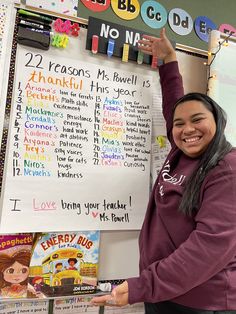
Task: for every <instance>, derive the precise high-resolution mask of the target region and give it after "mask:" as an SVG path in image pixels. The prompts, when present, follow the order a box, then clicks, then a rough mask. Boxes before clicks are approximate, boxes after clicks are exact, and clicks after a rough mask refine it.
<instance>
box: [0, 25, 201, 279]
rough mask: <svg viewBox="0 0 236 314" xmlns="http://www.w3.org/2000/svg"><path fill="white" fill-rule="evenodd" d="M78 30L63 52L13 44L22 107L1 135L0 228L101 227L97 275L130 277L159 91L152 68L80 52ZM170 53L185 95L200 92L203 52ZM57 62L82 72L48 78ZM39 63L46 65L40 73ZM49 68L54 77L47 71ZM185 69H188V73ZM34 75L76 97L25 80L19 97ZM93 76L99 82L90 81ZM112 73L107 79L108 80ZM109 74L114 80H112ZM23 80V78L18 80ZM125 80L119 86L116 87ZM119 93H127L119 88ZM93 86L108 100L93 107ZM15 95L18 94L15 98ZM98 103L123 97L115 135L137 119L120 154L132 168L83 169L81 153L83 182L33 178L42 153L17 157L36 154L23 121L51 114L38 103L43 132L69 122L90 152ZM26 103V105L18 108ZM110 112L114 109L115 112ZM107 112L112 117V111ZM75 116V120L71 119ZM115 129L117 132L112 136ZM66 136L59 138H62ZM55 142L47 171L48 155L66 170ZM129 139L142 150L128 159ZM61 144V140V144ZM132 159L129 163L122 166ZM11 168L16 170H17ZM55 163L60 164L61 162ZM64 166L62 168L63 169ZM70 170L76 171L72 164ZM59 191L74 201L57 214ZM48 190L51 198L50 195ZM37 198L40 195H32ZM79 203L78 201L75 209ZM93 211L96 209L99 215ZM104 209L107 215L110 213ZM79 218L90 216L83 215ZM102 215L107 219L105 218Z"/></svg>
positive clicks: (146, 186)
mask: <svg viewBox="0 0 236 314" xmlns="http://www.w3.org/2000/svg"><path fill="white" fill-rule="evenodd" d="M86 34H87V30H86V29H85V28H81V30H80V35H79V38H76V39H75V38H70V40H69V44H68V47H67V48H66V49H64V50H63V49H57V48H54V47H51V48H50V49H49V51H46V52H45V51H43V52H42V51H41V50H38V49H34V48H30V47H25V46H24V47H23V46H20V45H18V47H17V58H16V64H15V79H14V90H13V96H14V97H13V103H14V99H15V100H17V99H18V101H19V99H20V104H28V106H25V105H24V106H25V107H24V111H20V112H19V113H18V114H17V111H16V110H17V106H12V109H11V110H12V111H11V120H10V132H9V137H8V147H7V155H6V159H5V167H4V168H5V169H4V181H3V188H2V195H1V210H2V212H1V228H0V231H1V233H13V232H23V231H24V232H25V231H28V232H30V231H32V232H35V231H63V230H64V231H67V230H71V231H72V230H81V229H82V230H94V229H100V230H102V232H101V246H100V265H102V267H100V273H99V277H100V278H99V279H101V280H103V279H116V278H125V277H127V276H135V275H137V274H138V241H137V240H138V234H139V231H138V230H139V229H140V227H141V224H142V220H143V217H144V215H145V210H146V207H147V202H148V195H149V190H150V184H149V183H150V163H151V158H150V151H151V141H152V137H151V128H152V115H153V111H154V110H159V111H160V108H161V97H160V96H161V93H160V84H159V77H158V70H153V69H151V68H150V65H138V64H137V63H136V62H133V61H130V62H128V63H122V61H121V60H120V59H119V58H115V57H114V58H108V57H107V56H105V55H99V54H98V55H93V54H92V53H91V52H90V51H88V50H86V49H85V45H86ZM177 55H178V60H179V64H180V70H181V73H182V74H183V79H184V84H185V92H190V91H200V92H203V93H204V92H205V91H206V67H205V66H204V64H203V63H204V61H205V60H204V59H205V56H204V57H202V56H199V55H198V54H194V53H189V52H183V51H178V52H177ZM32 62H35V63H32ZM57 64H58V66H57ZM26 65H27V66H26ZM62 65H63V69H64V70H63V71H78V70H79V72H80V73H83V77H82V78H81V76H77V77H76V79H74V80H73V76H71V75H69V76H67V77H66V78H65V77H64V81H63V75H65V73H61V74H62V76H60V75H58V76H57V75H55V73H56V71H60V70H59V69H61V68H62ZM36 67H38V68H37V71H38V72H37V73H36V72H34V71H35V69H36ZM41 67H43V68H41ZM69 67H70V70H69ZM45 68H47V71H46V70H45ZM53 69H54V70H53ZM44 70H45V71H44ZM53 71H54V74H52V72H53ZM68 73H69V72H67V74H68ZM70 73H71V72H70ZM192 73H194V76H193V75H192ZM57 74H58V73H57ZM86 75H89V76H90V77H89V80H90V81H86ZM39 76H40V77H41V78H40V80H41V82H43V81H44V80H48V79H49V77H50V82H54V79H56V78H61V79H62V81H60V83H59V84H64V85H63V86H64V87H65V86H66V87H67V86H69V85H70V84H72V85H70V86H72V87H73V86H74V87H75V89H76V88H77V89H78V93H77V94H76V96H72V95H73V93H72V91H70V94H69V93H67V92H68V90H67V89H66V88H59V89H57V88H56V87H55V84H53V83H52V84H51V86H50V87H49V89H50V91H47V92H45V91H43V88H45V86H42V85H41V86H39V85H38V87H37V86H33V84H32V86H30V85H29V87H28V94H26V93H25V86H26V85H27V84H28V83H29V82H28V81H29V80H30V82H31V83H32V82H34V81H36V80H38V79H39ZM56 76H57V77H56ZM98 76H99V80H96V78H97V77H98ZM106 77H108V78H112V79H111V80H108V83H107V82H106ZM120 77H122V78H123V79H122V83H121V82H119V81H118V78H120ZM69 78H71V80H69ZM113 78H114V81H112V80H113ZM116 78H117V81H115V80H116ZM26 79H27V80H28V81H26ZM125 80H126V84H124V81H125ZM47 82H49V81H47ZM86 83H87V84H86ZM105 83H106V84H105ZM149 83H150V84H149ZM68 84H69V85H68ZM73 84H74V85H73ZM84 86H89V87H90V89H91V86H93V89H94V90H93V91H96V93H95V92H94V93H93V94H91V92H86V93H87V94H86V93H85V92H84V93H82V90H81V92H80V91H79V89H80V88H82V87H84ZM126 86H128V88H126ZM23 88H24V92H23ZM86 88H87V87H86ZM118 88H119V92H118ZM41 89H42V90H41ZM85 90H86V89H85ZM121 90H122V92H121ZM126 90H127V92H125V91H126ZM101 91H102V93H103V95H104V94H106V92H107V91H108V93H107V94H108V95H107V96H109V97H110V100H109V97H107V98H106V97H104V96H102V97H104V99H103V103H102V105H101V103H100V107H99V106H98V105H99V102H100V98H101V95H100V94H99V93H100V92H101ZM110 91H112V93H113V94H112V95H110V94H109V93H110ZM43 92H45V93H47V95H48V97H49V98H50V99H49V98H47V99H46V100H45V99H44V102H42V101H38V99H37V97H36V99H34V100H33V103H30V102H31V100H29V99H28V98H30V97H27V95H28V96H29V95H30V93H32V94H33V93H39V94H40V93H43ZM71 93H72V94H71ZM79 93H81V95H80V96H82V94H83V95H85V94H86V98H84V99H83V98H82V97H81V98H80V96H79V97H77V96H78V95H79ZM118 93H119V96H118ZM121 93H123V95H121ZM125 93H126V94H125ZM22 95H23V97H21V96H22ZM59 95H60V99H59ZM89 95H90V96H89ZM156 95H158V97H157V98H158V99H159V103H156V104H155V106H156V108H153V107H152V104H153V97H154V96H156ZM89 97H93V102H95V103H97V108H95V106H94V107H93V108H92V109H91V106H92V105H91V103H92V102H89V100H90V99H89ZM96 97H97V99H96ZM99 97H100V98H99ZM35 100H36V101H35ZM41 100H42V99H41ZM28 101H29V102H28ZM77 101H78V102H79V103H78V104H79V106H80V107H81V110H82V109H83V115H82V113H81V112H82V111H79V110H77V111H76V109H73V110H74V115H72V114H71V113H69V116H68V115H67V114H68V113H65V112H66V111H63V110H66V109H67V108H71V107H73V108H74V107H76V105H77V106H78V104H76V102H77ZM105 101H106V102H107V103H108V105H109V106H110V107H112V106H114V103H113V104H112V102H111V101H113V102H115V105H116V108H119V105H120V103H119V102H120V101H121V102H122V103H123V104H122V105H124V104H125V102H126V105H124V106H126V107H127V109H126V112H125V113H126V118H127V119H126V120H122V121H120V125H119V128H120V129H121V131H119V132H122V125H121V124H122V123H123V124H124V123H125V124H126V125H128V124H130V130H131V128H134V129H135V127H136V126H137V125H138V122H140V123H142V126H140V129H141V130H142V134H136V135H135V136H134V134H135V131H133V132H134V134H132V132H131V133H130V136H131V137H130V138H129V140H128V141H127V142H129V144H127V145H126V148H127V151H126V152H127V155H125V156H128V157H126V158H131V159H132V163H133V164H134V163H135V158H137V160H138V161H137V162H136V164H137V166H136V167H127V169H125V170H124V169H122V167H118V166H117V167H114V166H115V165H116V164H114V165H113V167H112V165H109V164H106V167H102V165H101V164H100V165H99V167H98V170H96V171H95V170H94V169H95V168H94V167H93V166H94V164H91V165H90V166H89V167H87V164H85V165H84V164H83V162H82V158H84V159H86V158H87V162H88V160H89V158H90V157H85V156H79V157H77V158H78V159H80V161H79V160H77V162H78V163H79V164H80V165H81V167H82V168H83V167H84V168H86V171H85V172H84V173H85V175H84V176H87V178H86V180H85V179H83V178H84V177H83V178H79V177H80V176H81V175H79V177H77V175H76V177H75V178H72V179H71V180H69V179H68V178H66V177H65V178H63V179H65V180H64V181H63V183H59V182H58V180H57V178H56V175H55V176H54V177H55V178H54V179H53V180H51V177H52V176H51V177H50V176H44V177H43V178H42V176H41V175H38V176H37V175H35V177H36V178H37V180H34V175H33V173H35V174H37V173H38V174H39V172H37V167H41V168H42V165H43V164H44V166H45V165H46V163H45V160H44V158H43V157H42V160H40V158H39V159H38V160H34V157H32V160H30V162H23V159H24V158H23V156H24V154H26V153H27V154H32V156H33V155H39V150H38V151H37V150H36V147H37V146H36V145H34V143H36V142H34V139H36V138H34V136H33V135H34V134H33V133H32V135H31V136H32V138H31V140H32V141H30V142H27V140H26V139H25V138H26V137H27V136H28V134H29V132H30V131H29V130H25V129H26V126H27V123H28V122H27V121H31V122H29V123H30V124H32V123H33V124H34V123H35V122H37V123H39V122H41V124H43V121H40V119H41V120H42V118H40V116H41V117H42V115H43V110H47V111H49V112H52V110H50V109H49V108H45V106H46V107H47V105H48V106H49V103H50V106H51V105H52V106H53V108H54V111H53V112H54V114H52V115H51V116H50V115H48V116H47V119H46V120H47V122H48V126H49V130H47V131H48V132H47V134H51V135H50V136H53V134H52V132H50V131H51V130H52V129H53V128H54V131H55V130H56V127H57V128H60V130H63V128H68V132H67V133H68V134H69V133H71V134H72V133H73V134H74V131H75V127H77V128H78V130H81V133H80V134H79V133H77V135H78V136H79V137H78V139H77V140H79V139H80V140H82V139H83V138H84V142H85V143H86V144H87V146H86V145H85V146H84V151H85V152H84V154H85V153H86V151H89V149H90V146H89V145H90V144H91V143H88V142H89V141H90V140H91V138H93V137H94V138H95V137H96V136H95V135H96V130H95V129H94V125H95V124H96V123H95V121H96V118H100V117H99V114H98V113H99V110H101V108H103V109H104V104H105ZM109 101H110V102H109ZM16 104H17V102H16ZM61 105H62V106H64V107H63V110H62V109H61V108H60V106H61ZM33 106H34V109H37V110H36V111H35V112H36V114H38V118H37V119H36V114H34V111H33ZM105 106H106V105H105ZM135 106H136V107H135ZM20 107H21V110H22V108H23V105H22V106H18V108H20ZM26 107H27V108H28V109H26ZM30 108H31V109H30ZM55 108H57V109H55ZM59 109H60V110H59ZM96 110H97V111H96ZM116 110H117V111H118V109H116ZM138 110H140V112H138ZM141 111H142V112H141ZM115 113H118V114H119V112H115ZM62 114H63V117H62ZM100 114H101V112H100ZM102 114H103V113H102ZM71 116H73V117H71ZM16 117H19V120H18V123H20V124H22V125H23V126H24V128H22V131H21V132H22V134H20V133H19V134H20V139H21V140H22V139H23V142H21V145H19V146H18V151H17V152H18V153H19V155H18V154H17V155H15V157H13V156H14V154H15V153H14V147H17V145H14V139H15V135H16V134H15V133H14V132H15V131H14V130H15V129H14V124H15V119H16ZM60 117H61V120H60ZM75 117H78V119H76V118H75ZM48 118H50V119H48ZM62 118H63V119H62ZM30 119H31V120H30ZM103 119H104V117H103ZM139 119H140V120H139ZM36 120H37V121H36ZM57 120H58V121H59V122H58V121H57ZM138 120H139V121H138ZM64 121H65V122H66V121H67V122H69V121H72V122H74V124H73V125H72V124H71V125H69V123H68V125H67V126H66V123H65V124H64ZM91 121H92V122H91ZM55 122H56V123H55ZM82 122H83V123H84V122H85V123H87V125H86V127H84V128H83V127H81V126H82V124H83V123H82ZM90 126H92V127H93V130H92V133H91V134H90V137H89V138H88V141H86V139H85V138H86V135H87V133H89V132H91V129H90ZM50 127H51V128H50ZM72 128H74V131H73V132H70V130H69V129H72ZM29 129H30V127H29ZM82 130H83V133H82ZM86 130H87V131H86ZM45 132H46V131H45ZM94 132H95V133H94ZM119 132H118V133H117V134H118V135H119ZM159 132H160V133H161V134H162V135H165V134H164V133H165V131H164V128H163V130H161V129H160V131H159ZM62 133H63V132H60V134H62ZM64 133H66V132H64ZM38 134H39V133H38ZM68 134H67V137H68V136H69V135H68ZM117 134H116V135H117ZM74 135H76V134H74ZM118 135H117V136H118ZM28 137H29V136H28ZM44 140H45V139H44ZM57 140H58V141H62V142H63V141H64V142H65V143H66V144H65V149H64V152H63V147H57V148H58V149H60V148H61V153H60V154H56V155H54V157H52V156H51V157H50V156H48V160H47V162H48V164H47V166H48V169H50V165H51V164H50V163H51V159H50V158H55V160H56V162H57V163H56V165H57V166H58V164H60V163H61V165H66V164H67V166H65V167H67V168H68V169H69V168H70V167H69V166H70V163H69V161H68V159H66V162H65V160H64V161H63V158H65V156H66V158H68V156H67V154H69V151H71V147H69V150H68V147H66V146H67V145H69V143H67V142H68V140H67V138H66V136H65V137H64V138H61V139H57ZM110 140H111V141H112V142H111V143H113V144H114V145H115V143H116V141H117V140H118V139H117V138H116V139H114V138H113V139H110ZM115 140H116V141H115ZM50 141H53V139H50ZM45 142H46V140H45ZM82 142H83V141H82ZM131 142H133V143H139V144H137V146H136V147H138V145H140V144H142V145H144V146H141V148H142V149H140V151H139V154H138V155H137V153H136V157H135V156H132V157H130V156H129V155H131V154H132V155H135V154H134V151H133V149H130V148H132V144H131ZM73 144H74V145H72V142H71V146H74V147H75V145H76V144H77V143H76V142H75V141H74V142H73ZM27 145H28V146H27ZM37 145H38V147H39V148H38V149H42V146H43V145H40V143H37ZM62 145H64V144H63V143H62ZM93 145H95V143H93ZM114 145H113V146H114ZM122 145H123V143H122ZM44 146H46V143H44ZM72 148H73V147H72ZM80 148H81V147H79V148H78V147H76V150H75V151H76V152H77V153H78V152H79V151H80ZM128 149H129V150H128ZM137 151H138V150H137ZM52 152H55V151H54V150H52V151H51V155H52ZM77 153H76V154H77ZM42 155H43V154H42ZM58 156H59V157H60V158H61V160H57V158H58V159H59V157H58ZM18 157H21V158H18ZM49 157H50V158H49ZM93 158H94V156H93ZM13 160H14V161H13ZM22 163H23V164H22ZM132 163H131V162H130V164H132ZM138 164H139V165H138ZM19 165H20V166H19ZM33 167H35V169H34V171H35V172H32V171H33V170H32V168H33ZM45 167H46V166H45ZM58 167H59V166H58ZM18 168H19V169H20V170H17V169H18ZM61 168H64V167H63V166H61ZM25 169H28V170H25ZM48 169H46V170H45V169H41V172H40V173H41V174H42V173H44V171H45V172H46V171H50V170H48ZM52 169H54V170H52V171H55V173H57V172H58V171H59V169H56V170H55V167H54V168H53V167H52ZM68 169H66V171H67V172H68ZM14 171H15V174H16V173H17V172H18V171H20V174H21V175H19V176H18V179H17V180H16V177H17V176H16V175H14ZM22 171H23V172H22ZM46 173H47V172H46ZM74 173H75V172H74ZM77 173H80V171H79V170H78V169H77ZM22 174H25V178H26V179H28V178H27V176H28V174H29V176H31V178H30V179H31V180H25V178H22V177H23V176H22ZM32 179H33V180H32ZM38 179H40V180H38ZM41 179H43V180H41ZM75 179H78V182H79V184H77V182H76V180H75ZM83 180H85V181H83ZM84 183H86V184H84ZM18 193H19V194H18ZM63 193H65V195H67V197H68V195H69V196H70V197H71V196H72V195H74V196H72V201H71V200H70V201H67V200H64V202H65V203H70V202H71V203H73V204H74V203H75V205H74V207H73V204H72V205H71V207H70V206H69V209H67V208H66V207H65V208H60V210H61V212H62V213H60V212H59V213H58V212H57V213H56V211H57V209H58V208H59V205H58V204H59V203H57V201H55V199H56V197H58V200H60V201H61V199H63V198H62V196H63ZM53 195H54V196H55V195H56V196H55V197H53ZM39 196H40V198H41V199H40V198H38V197H39ZM73 197H74V199H73ZM23 199H24V202H22V203H21V200H23ZM78 199H79V201H78ZM29 200H30V201H29ZM104 200H105V203H104ZM87 203H90V204H91V208H92V209H90V211H89V208H88V207H86V206H85V204H87ZM61 204H62V203H61ZM81 204H83V208H82V205H81ZM40 206H41V208H40ZM65 206H66V205H65ZM100 206H101V207H100ZM33 207H34V208H33ZM45 208H46V211H45ZM73 208H74V209H73ZM101 208H102V212H99V210H100V209H101ZM33 209H36V210H33ZM37 209H40V210H37ZM69 212H72V213H73V215H74V216H73V215H71V216H70V215H69V216H68V213H69ZM104 212H105V213H104ZM108 212H109V214H108ZM112 213H113V214H114V215H115V216H111V215H112ZM127 214H128V215H127ZM100 215H102V216H100ZM82 216H83V218H82ZM87 216H91V217H90V218H89V217H87ZM97 217H99V219H96V218H97ZM100 217H102V218H100ZM106 217H108V219H107V218H106ZM112 217H113V220H112ZM116 217H120V219H118V218H117V219H115V218H116ZM97 221H98V222H97ZM127 252H129V253H127ZM111 265H112V267H111Z"/></svg>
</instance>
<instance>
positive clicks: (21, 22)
mask: <svg viewBox="0 0 236 314" xmlns="http://www.w3.org/2000/svg"><path fill="white" fill-rule="evenodd" d="M20 24H22V25H25V26H29V27H32V28H34V27H35V28H40V29H44V26H43V25H41V24H36V23H32V22H27V21H24V20H21V21H20Z"/></svg>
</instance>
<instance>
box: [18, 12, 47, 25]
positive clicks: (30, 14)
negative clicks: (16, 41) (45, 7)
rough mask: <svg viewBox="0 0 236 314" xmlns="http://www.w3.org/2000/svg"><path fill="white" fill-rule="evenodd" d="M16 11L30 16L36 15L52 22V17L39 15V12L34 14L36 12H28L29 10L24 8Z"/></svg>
mask: <svg viewBox="0 0 236 314" xmlns="http://www.w3.org/2000/svg"><path fill="white" fill-rule="evenodd" d="M18 13H20V14H22V15H26V16H32V17H37V18H39V19H41V20H43V21H45V22H48V23H51V22H52V19H50V18H49V17H47V16H43V15H40V14H36V13H33V12H29V11H26V10H23V9H20V10H19V11H18Z"/></svg>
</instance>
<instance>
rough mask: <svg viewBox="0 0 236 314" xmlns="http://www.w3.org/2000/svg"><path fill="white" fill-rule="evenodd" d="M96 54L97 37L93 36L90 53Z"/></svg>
mask: <svg viewBox="0 0 236 314" xmlns="http://www.w3.org/2000/svg"><path fill="white" fill-rule="evenodd" d="M97 52H98V36H97V35H93V37H92V53H94V54H95V53H97Z"/></svg>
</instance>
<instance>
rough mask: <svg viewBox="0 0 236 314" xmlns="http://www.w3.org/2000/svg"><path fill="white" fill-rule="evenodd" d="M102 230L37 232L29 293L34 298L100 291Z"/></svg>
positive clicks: (31, 264) (31, 263)
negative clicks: (98, 276) (98, 275)
mask: <svg viewBox="0 0 236 314" xmlns="http://www.w3.org/2000/svg"><path fill="white" fill-rule="evenodd" d="M99 240H100V232H99V231H78V232H62V233H58V232H57V233H37V234H36V240H35V243H34V247H33V250H32V259H31V262H30V275H29V285H28V293H29V295H30V296H31V297H32V296H34V297H38V298H44V297H52V296H66V295H81V294H91V293H94V292H95V291H96V285H97V274H98V257H99Z"/></svg>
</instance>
